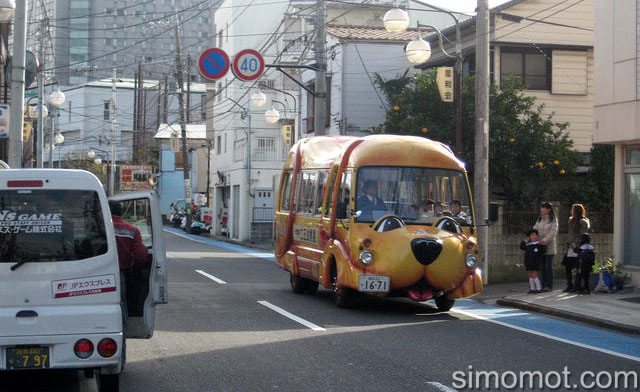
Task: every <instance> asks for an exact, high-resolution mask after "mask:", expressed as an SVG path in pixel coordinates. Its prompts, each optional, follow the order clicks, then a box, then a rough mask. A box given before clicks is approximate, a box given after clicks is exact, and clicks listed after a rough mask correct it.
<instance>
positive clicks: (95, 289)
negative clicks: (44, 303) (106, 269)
mask: <svg viewBox="0 0 640 392" xmlns="http://www.w3.org/2000/svg"><path fill="white" fill-rule="evenodd" d="M51 291H52V292H53V298H65V297H77V296H79V295H91V294H100V293H108V292H110V291H116V278H115V275H113V274H109V275H99V276H89V277H86V278H77V279H65V280H54V281H52V282H51Z"/></svg>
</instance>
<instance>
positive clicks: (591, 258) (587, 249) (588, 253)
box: [573, 234, 596, 294]
mask: <svg viewBox="0 0 640 392" xmlns="http://www.w3.org/2000/svg"><path fill="white" fill-rule="evenodd" d="M573 251H574V252H575V253H577V254H578V273H577V274H576V289H578V293H580V294H591V292H590V291H589V274H590V273H591V270H592V269H593V265H594V264H595V262H596V251H595V249H594V248H593V245H591V237H590V236H589V234H583V235H582V238H581V240H580V245H579V246H578V247H576V248H575V249H574V250H573Z"/></svg>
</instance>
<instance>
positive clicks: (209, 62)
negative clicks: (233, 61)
mask: <svg viewBox="0 0 640 392" xmlns="http://www.w3.org/2000/svg"><path fill="white" fill-rule="evenodd" d="M229 64H230V62H229V56H227V54H226V53H225V51H224V50H222V49H218V48H211V49H207V50H205V51H204V52H202V54H201V55H200V61H198V68H199V69H200V73H201V74H202V76H203V77H205V78H206V79H210V80H216V79H220V78H222V77H223V76H224V75H226V74H227V72H229Z"/></svg>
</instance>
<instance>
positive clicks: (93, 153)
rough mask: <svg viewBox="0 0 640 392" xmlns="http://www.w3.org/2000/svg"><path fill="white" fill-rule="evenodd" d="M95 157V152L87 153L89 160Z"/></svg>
mask: <svg viewBox="0 0 640 392" xmlns="http://www.w3.org/2000/svg"><path fill="white" fill-rule="evenodd" d="M95 157H96V153H95V151H93V150H89V152H87V158H89V159H94V158H95Z"/></svg>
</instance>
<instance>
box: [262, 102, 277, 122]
mask: <svg viewBox="0 0 640 392" xmlns="http://www.w3.org/2000/svg"><path fill="white" fill-rule="evenodd" d="M264 119H265V120H266V121H267V122H268V123H269V124H275V123H277V122H278V120H280V113H278V111H277V110H276V109H275V108H274V107H273V106H272V107H271V109H269V110H267V111H266V112H264Z"/></svg>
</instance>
